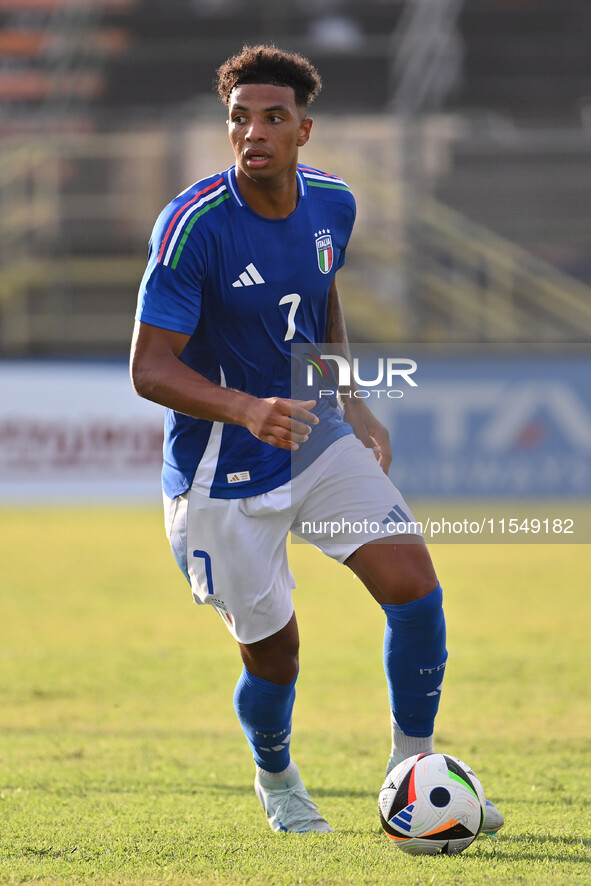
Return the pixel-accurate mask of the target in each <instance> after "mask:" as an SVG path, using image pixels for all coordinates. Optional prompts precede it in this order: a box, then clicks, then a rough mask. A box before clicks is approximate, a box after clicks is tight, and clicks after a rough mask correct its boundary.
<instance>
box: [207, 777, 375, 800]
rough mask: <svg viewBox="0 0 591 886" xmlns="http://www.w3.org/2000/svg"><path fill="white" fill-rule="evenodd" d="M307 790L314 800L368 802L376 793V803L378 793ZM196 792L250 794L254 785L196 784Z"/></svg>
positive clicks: (337, 789) (307, 786)
mask: <svg viewBox="0 0 591 886" xmlns="http://www.w3.org/2000/svg"><path fill="white" fill-rule="evenodd" d="M306 788H307V789H308V791H309V793H310V795H311V796H312V797H314V798H316V797H337V798H339V797H340V798H341V799H347V798H349V799H351V798H357V799H360V800H364V799H365V800H366V799H367V798H368V797H371V796H373V793H375V796H376V803H377V797H378V792H377V790H376V791H373V792H372V791H371V790H367V791H352V790H350V789H349V788H345V787H343V788H315V787H314V785H313V784H306ZM196 790H199V791H217V792H218V793H232V794H250V792H251V791H252V784H251V783H250V782H248V784H247V785H244V784H240V785H233V784H220V783H219V782H210V783H209V784H194V785H193V788H192V792H193V793H195V791H196Z"/></svg>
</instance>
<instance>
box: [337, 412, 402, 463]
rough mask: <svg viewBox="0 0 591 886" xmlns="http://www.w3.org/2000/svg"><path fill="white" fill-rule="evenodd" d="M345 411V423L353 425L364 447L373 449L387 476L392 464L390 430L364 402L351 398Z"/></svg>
mask: <svg viewBox="0 0 591 886" xmlns="http://www.w3.org/2000/svg"><path fill="white" fill-rule="evenodd" d="M344 409H345V421H346V422H348V423H349V424H350V425H351V427H352V428H353V431H354V432H355V436H356V437H358V438H359V439H360V440H361V442H362V443H363V445H364V446H366V447H367V448H368V449H373V451H374V454H375V457H376V459H377V461H378V464H379V466H380V467H381V468H382V470H383V472H384V473H385V474H387V473H388V471H389V470H390V465H391V464H392V446H391V445H390V434H389V433H388V429H387V428H386V427H384V425H383V424H382V423H381V421H378V420H377V418H376V417H375V415H374V414H373V412H372V411H371V409H369V408H368V407H367V405H366V404H365V403H364V402H363V400H356V399H354V398H353V397H351V399H350V400H347V402H346V403H345V407H344Z"/></svg>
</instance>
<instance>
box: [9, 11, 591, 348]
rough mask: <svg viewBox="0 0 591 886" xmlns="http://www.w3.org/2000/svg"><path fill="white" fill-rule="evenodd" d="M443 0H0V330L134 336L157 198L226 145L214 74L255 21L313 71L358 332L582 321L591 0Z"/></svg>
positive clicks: (522, 327)
mask: <svg viewBox="0 0 591 886" xmlns="http://www.w3.org/2000/svg"><path fill="white" fill-rule="evenodd" d="M433 9H435V7H434V6H433V4H432V3H431V6H430V7H429V3H428V2H427V3H425V2H424V0H412V2H411V0H407V2H404V0H365V2H364V3H359V2H357V0H356V2H353V0H293V2H289V3H287V2H285V3H284V2H268V0H266V2H262V0H166V2H164V0H0V139H1V140H2V150H1V154H0V219H1V221H0V225H1V226H2V237H1V238H0V257H1V267H0V354H2V355H5V356H27V355H40V354H41V355H60V354H62V355H66V354H68V355H69V354H101V355H105V354H112V355H121V354H123V353H125V352H126V350H127V348H128V343H129V337H130V330H131V322H132V320H131V318H132V316H133V311H134V303H135V297H136V292H137V285H138V282H139V279H140V277H141V273H142V270H143V266H144V263H145V255H146V241H147V238H148V236H149V232H150V229H151V225H152V223H153V221H154V219H155V217H156V215H157V213H158V211H159V209H160V208H161V206H162V205H163V204H164V203H166V202H167V201H168V199H170V197H171V196H172V195H173V194H174V193H176V192H178V191H179V190H181V189H182V188H184V187H186V186H187V184H189V183H190V182H191V181H194V180H195V179H197V178H198V177H199V176H200V175H204V174H207V173H209V172H211V171H212V170H214V169H216V168H223V167H224V166H227V165H229V163H230V162H231V155H230V152H229V147H228V146H227V144H226V137H225V132H224V126H223V120H224V111H223V109H222V108H221V106H220V105H219V103H218V102H217V99H216V98H215V97H214V96H213V94H212V92H211V81H212V77H213V71H214V69H215V67H216V66H217V65H218V64H219V63H220V62H221V61H223V60H224V58H226V57H227V55H229V54H231V53H233V52H235V51H237V50H238V49H239V48H240V46H241V45H242V44H243V43H244V42H251V43H252V42H275V43H277V44H278V45H281V46H284V47H286V48H289V49H295V50H298V51H301V52H304V53H305V54H308V55H309V56H310V57H311V58H312V60H313V61H314V62H315V64H317V66H318V68H319V70H320V71H321V74H322V75H323V78H324V82H325V87H324V90H323V93H322V95H321V96H320V98H319V99H318V102H317V106H316V107H315V109H314V116H315V117H316V118H317V125H316V129H315V131H314V138H313V140H312V142H311V143H310V145H309V146H308V147H307V148H306V155H305V158H306V160H307V162H310V163H313V164H315V165H318V166H321V167H325V168H328V169H330V170H333V171H336V172H338V173H339V174H342V175H343V176H344V177H345V178H347V180H348V181H349V183H350V184H351V185H352V187H353V189H354V191H355V193H356V196H357V198H358V204H359V221H358V225H357V229H356V234H355V237H354V240H353V242H352V244H351V248H350V251H349V263H348V266H347V267H346V268H345V270H344V273H343V280H342V292H343V298H344V301H345V302H346V310H347V315H348V317H349V324H350V326H351V335H350V337H351V338H352V339H353V340H358V341H362V340H365V341H369V340H375V341H392V340H399V339H402V340H403V339H406V340H409V339H412V340H419V341H420V340H425V341H436V340H438V339H444V340H459V341H468V340H472V341H515V340H517V341H532V340H533V341H536V340H539V341H552V340H556V341H572V340H579V341H590V340H591V298H590V296H591V259H590V258H589V255H590V254H591V253H590V251H589V246H590V244H591V199H590V198H591V152H590V148H591V53H590V52H589V46H590V45H591V4H590V3H589V2H588V0H561V2H560V3H556V2H555V0H465V2H461V0H438V6H437V9H438V14H439V15H440V16H441V19H440V20H438V21H435V19H434V18H433V16H432V14H430V10H431V11H432V10H433ZM444 13H445V15H444ZM420 15H428V16H429V18H428V20H427V22H428V23H429V22H430V24H431V28H430V29H429V28H425V27H419V26H420V25H421V24H423V25H424V22H425V20H424V19H423V20H422V23H421V20H420V18H419V16H420ZM413 17H414V18H413ZM430 31H431V32H430ZM423 86H424V89H423ZM405 96H406V98H405ZM220 158H222V159H220Z"/></svg>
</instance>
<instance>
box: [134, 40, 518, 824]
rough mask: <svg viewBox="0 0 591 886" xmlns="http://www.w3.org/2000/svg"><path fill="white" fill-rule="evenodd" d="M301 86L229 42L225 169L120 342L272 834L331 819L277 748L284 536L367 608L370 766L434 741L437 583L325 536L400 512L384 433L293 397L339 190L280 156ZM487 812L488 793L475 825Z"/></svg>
mask: <svg viewBox="0 0 591 886" xmlns="http://www.w3.org/2000/svg"><path fill="white" fill-rule="evenodd" d="M320 86H321V83H320V78H319V76H318V73H317V71H316V69H315V68H314V67H313V66H312V65H311V64H310V62H309V61H308V60H307V59H304V58H302V57H301V56H299V55H296V54H293V53H287V52H283V51H281V50H279V49H277V48H275V47H273V46H254V47H244V48H243V50H242V51H241V52H240V53H239V54H237V55H236V56H234V57H233V58H230V59H228V60H227V61H226V62H225V63H224V64H223V65H222V66H221V67H220V68H219V70H218V72H217V90H218V93H219V95H220V97H221V99H222V101H223V102H224V103H225V104H226V105H227V108H228V132H229V136H230V142H231V145H232V148H233V150H234V155H235V163H234V165H233V166H231V167H230V168H229V169H226V170H225V171H223V172H220V173H216V174H214V175H211V176H210V177H209V178H206V179H203V180H202V181H199V182H197V183H196V184H194V185H192V186H191V187H189V188H187V190H185V191H183V192H182V193H181V194H180V195H179V196H178V197H176V198H175V199H174V200H173V201H172V202H171V203H170V204H169V206H167V207H166V208H165V209H164V211H163V212H162V213H161V214H160V216H159V218H158V220H157V222H156V225H155V227H154V231H153V234H152V238H151V241H150V254H149V262H148V266H147V269H146V272H145V274H144V277H143V280H142V283H141V287H140V294H139V305H138V311H137V318H136V319H137V323H136V328H135V332H134V339H133V344H132V355H131V374H132V380H133V384H134V387H135V390H136V391H137V393H138V394H139V395H140V396H142V397H146V398H147V399H149V400H153V401H155V402H157V403H160V404H162V405H163V406H166V407H167V413H166V425H165V444H164V467H163V474H162V477H163V491H164V507H165V523H166V531H167V535H168V538H169V540H170V544H171V547H172V550H173V553H174V556H175V558H176V561H177V563H178V565H179V566H180V568H181V570H182V571H183V573H184V574H185V576H186V577H187V579H188V581H189V582H190V585H191V589H192V593H193V597H194V599H195V601H196V602H197V603H199V604H209V605H211V606H213V607H214V608H215V609H216V610H217V611H218V613H219V614H220V615H221V616H222V618H223V619H224V621H225V623H226V625H227V627H228V628H229V630H230V633H231V634H232V636H233V637H234V638H235V640H236V641H237V643H238V646H239V649H240V653H241V656H242V661H243V665H244V667H243V671H242V673H241V675H240V678H239V680H238V684H237V686H236V691H235V695H234V704H235V709H236V713H237V716H238V719H239V721H240V724H241V726H242V729H243V730H244V733H245V736H246V738H247V740H248V742H249V744H250V747H251V749H252V752H253V755H254V761H255V764H256V775H255V789H256V793H257V796H258V797H259V799H260V801H261V804H262V806H263V808H264V811H265V814H266V816H267V819H268V821H269V824H270V825H271V827H272V828H273V830H275V831H295V832H300V833H302V832H306V831H319V832H331V831H332V828H331V826H330V825H329V823H328V822H327V821H326V820H325V819H324V818H323V817H322V816H321V814H320V813H319V811H318V808H317V806H316V804H315V803H313V802H312V800H311V799H310V797H309V795H308V792H307V791H306V788H305V787H304V784H303V782H302V779H301V778H300V776H299V773H298V770H297V767H296V765H295V763H294V762H293V761H292V759H291V755H290V739H291V730H292V709H293V705H294V698H295V684H296V679H297V676H298V667H299V665H298V649H299V638H298V627H297V621H296V616H295V613H294V609H293V603H292V594H291V592H292V589H293V587H294V583H293V577H292V575H291V573H290V570H289V566H288V562H287V554H286V540H287V536H288V533H289V532H290V531H291V532H294V533H295V534H299V535H305V537H306V538H307V539H308V540H309V541H312V542H313V543H314V544H315V545H316V546H317V547H318V548H320V550H322V551H323V552H325V553H326V554H327V555H328V556H330V557H332V558H334V559H335V560H337V561H338V562H340V563H344V564H345V565H346V566H348V567H349V569H351V570H352V571H353V572H354V573H355V574H356V575H357V576H358V577H359V578H360V579H361V580H362V582H363V583H364V584H365V586H366V587H367V589H368V590H369V592H370V593H371V594H372V595H373V597H374V598H375V599H376V601H377V603H378V604H379V605H380V606H381V607H382V609H383V610H384V613H385V619H386V624H385V639H384V666H385V671H386V678H387V684H388V690H389V696H390V706H391V710H392V751H391V755H390V759H389V762H388V770H389V769H391V768H392V766H394V765H395V764H396V763H398V762H400V761H401V760H403V759H405V758H406V757H408V756H410V755H412V754H416V753H420V752H429V751H432V750H433V726H434V719H435V715H436V713H437V708H438V705H439V697H440V692H441V684H442V679H443V673H444V669H445V661H446V658H447V652H446V645H445V644H446V640H445V619H444V614H443V608H442V590H441V587H440V585H439V583H438V580H437V577H436V575H435V571H434V568H433V565H432V563H431V559H430V557H429V553H428V551H427V548H426V546H425V544H424V541H423V539H422V537H421V536H417V535H414V536H412V535H410V534H406V533H404V529H405V528H406V527H405V525H402V527H400V524H399V528H402V530H403V532H402V533H401V535H400V536H395V539H396V543H388V544H380V543H379V539H380V538H381V539H382V541H383V534H382V532H381V531H376V532H375V533H373V534H372V533H371V532H366V533H365V534H360V535H357V536H353V535H352V534H351V533H350V532H349V533H347V532H345V531H344V530H343V532H342V533H341V534H339V533H337V534H334V535H333V534H331V532H332V531H333V528H332V527H331V531H330V532H329V531H328V527H327V524H328V523H329V522H330V521H334V520H335V518H336V517H340V518H343V519H344V520H347V521H350V522H353V521H363V520H366V521H368V522H370V523H372V525H374V526H375V525H376V524H379V525H380V526H382V525H383V524H384V523H388V519H389V515H391V513H392V512H393V510H394V509H396V510H395V511H394V513H396V514H397V515H398V517H400V519H401V520H404V521H406V522H407V523H412V522H413V517H412V514H411V512H410V510H409V508H408V506H407V505H406V503H405V502H404V500H403V498H402V496H401V495H400V493H399V491H398V490H397V489H396V487H395V486H393V484H392V483H391V481H390V480H389V479H388V476H387V472H388V469H389V466H390V461H391V450H390V444H389V439H388V433H387V431H386V429H385V428H384V427H383V426H382V425H381V424H380V423H379V422H378V421H377V420H376V419H375V417H374V416H373V415H372V413H371V411H370V410H369V409H368V407H367V406H366V404H365V403H364V402H363V400H361V399H356V398H355V397H352V396H350V394H351V391H350V390H349V391H343V392H342V393H343V394H344V395H345V396H344V399H343V403H344V406H343V408H342V409H341V407H340V406H339V404H338V403H337V401H336V399H335V398H333V399H331V398H324V397H318V396H316V397H311V398H301V397H300V398H297V397H296V398H294V397H293V396H292V379H291V346H292V344H297V345H301V344H303V345H305V346H306V347H307V349H308V351H312V353H317V352H316V351H315V350H314V348H315V345H316V343H320V342H322V343H328V344H330V345H332V346H333V348H334V349H335V350H337V352H339V353H345V352H346V347H347V345H346V342H347V338H346V332H345V325H344V321H343V312H342V310H341V305H340V302H339V296H338V292H337V285H336V280H335V274H336V272H337V271H338V269H339V268H340V267H341V266H342V265H343V263H344V261H345V251H346V247H347V243H348V240H349V237H350V234H351V230H352V227H353V222H354V217H355V203H354V199H353V195H352V194H351V192H350V190H349V188H348V187H347V185H346V184H345V183H344V182H343V181H342V180H341V179H340V178H338V177H336V176H334V175H327V174H325V173H323V172H320V171H318V170H315V169H311V168H310V167H307V166H305V165H300V164H299V163H298V153H299V149H300V148H301V147H303V146H304V145H305V144H306V142H307V141H308V139H309V138H310V133H311V129H312V119H311V118H310V117H309V116H308V106H309V104H310V102H311V101H312V100H313V99H314V97H315V96H316V94H317V93H318V91H319V89H320ZM338 349H340V351H339V350H338ZM347 393H348V394H349V396H348V397H347V396H346V395H347ZM390 519H391V517H390ZM303 524H306V525H308V526H309V525H310V524H312V526H313V527H314V528H313V531H312V534H310V532H309V531H308V532H307V533H304V532H303V528H302V527H303ZM316 527H317V528H318V531H315V528H316ZM323 527H324V528H325V531H324V532H323V531H322V529H323ZM415 531H416V530H415ZM402 541H405V542H407V543H401V542H402ZM408 542H410V543H408ZM502 823H503V819H502V816H501V815H500V813H499V812H498V811H497V810H496V808H495V807H494V806H492V804H490V805H489V806H488V808H487V817H486V824H485V830H487V831H488V832H494V831H496V830H497V829H498V827H500V826H501V825H502Z"/></svg>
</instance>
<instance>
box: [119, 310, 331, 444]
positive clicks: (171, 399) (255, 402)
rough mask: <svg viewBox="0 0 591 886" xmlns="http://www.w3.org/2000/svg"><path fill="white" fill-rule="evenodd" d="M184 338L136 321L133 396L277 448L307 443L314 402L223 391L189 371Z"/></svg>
mask: <svg viewBox="0 0 591 886" xmlns="http://www.w3.org/2000/svg"><path fill="white" fill-rule="evenodd" d="M189 339H190V336H189V335H186V334H184V333H181V332H173V331H172V330H170V329H161V328H160V327H158V326H151V325H150V324H148V323H142V322H141V321H138V322H136V325H135V329H134V335H133V341H132V345H131V361H130V371H131V380H132V383H133V387H134V389H135V391H136V393H137V394H138V395H139V396H140V397H144V398H145V399H146V400H152V401H153V402H155V403H159V404H160V405H162V406H166V407H168V408H169V409H174V410H175V411H176V412H182V413H184V414H185V415H191V416H193V418H202V419H205V420H206V421H221V422H227V423H229V424H237V425H242V426H243V427H245V428H247V429H248V430H249V431H250V432H251V434H253V435H254V436H255V437H257V438H258V439H259V440H262V441H263V442H264V443H270V444H271V445H272V446H277V447H278V448H279V449H290V450H295V449H298V448H299V444H300V443H304V442H305V441H306V440H307V439H308V435H309V433H310V430H311V425H314V424H317V422H318V419H317V417H316V416H315V415H314V414H313V413H312V412H311V411H310V410H311V409H312V407H313V406H315V401H314V400H306V401H302V400H290V399H287V398H281V397H268V398H259V397H253V396H251V395H250V394H246V393H245V392H243V391H235V390H232V389H231V388H222V387H221V386H220V385H217V384H215V383H214V382H212V381H210V380H209V379H207V378H205V376H203V375H201V374H200V373H198V372H195V370H193V369H191V368H190V367H189V366H187V365H186V364H185V363H183V362H182V360H180V359H179V357H180V354H181V353H182V352H183V350H184V349H185V347H186V345H187V343H188V341H189Z"/></svg>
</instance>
